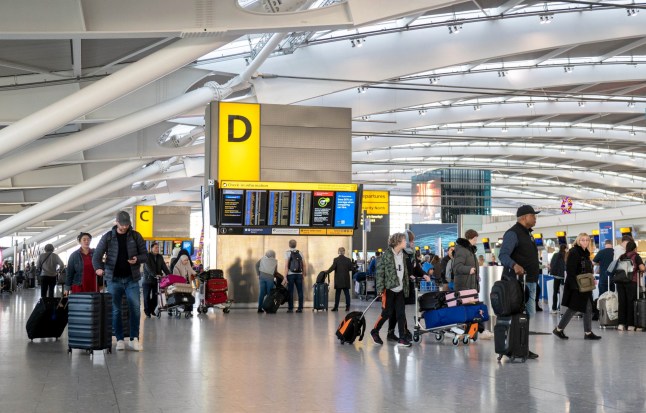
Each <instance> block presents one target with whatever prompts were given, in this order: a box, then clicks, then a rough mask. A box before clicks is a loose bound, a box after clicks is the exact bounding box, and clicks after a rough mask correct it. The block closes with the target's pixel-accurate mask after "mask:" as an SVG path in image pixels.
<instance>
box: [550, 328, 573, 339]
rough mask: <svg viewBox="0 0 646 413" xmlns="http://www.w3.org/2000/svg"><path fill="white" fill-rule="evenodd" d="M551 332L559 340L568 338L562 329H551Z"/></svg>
mask: <svg viewBox="0 0 646 413" xmlns="http://www.w3.org/2000/svg"><path fill="white" fill-rule="evenodd" d="M552 334H554V335H555V336H556V337H558V338H560V339H561V340H567V339H568V338H570V337H568V336H566V335H565V332H564V331H563V330H559V329H557V328H555V329H554V330H552Z"/></svg>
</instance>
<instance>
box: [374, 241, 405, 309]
mask: <svg viewBox="0 0 646 413" xmlns="http://www.w3.org/2000/svg"><path fill="white" fill-rule="evenodd" d="M404 260H406V254H404ZM405 264H406V263H405V262H404V278H403V281H404V283H405V284H406V283H407V282H408V265H405ZM375 282H376V284H377V292H378V293H381V291H383V290H384V289H386V290H390V289H393V288H396V287H398V286H399V285H400V284H399V278H397V268H395V252H394V251H393V249H392V248H388V249H387V250H386V251H384V253H383V254H382V255H381V259H380V260H379V262H378V263H377V276H376V277H375ZM409 294H410V288H406V287H404V297H408V295H409Z"/></svg>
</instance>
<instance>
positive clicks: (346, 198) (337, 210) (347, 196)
mask: <svg viewBox="0 0 646 413" xmlns="http://www.w3.org/2000/svg"><path fill="white" fill-rule="evenodd" d="M334 201H335V203H334V226H335V227H338V228H354V214H355V205H356V203H357V194H356V192H337V193H336V199H335V200H334Z"/></svg>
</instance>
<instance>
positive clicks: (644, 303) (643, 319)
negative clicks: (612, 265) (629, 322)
mask: <svg viewBox="0 0 646 413" xmlns="http://www.w3.org/2000/svg"><path fill="white" fill-rule="evenodd" d="M640 278H641V275H640V276H639V277H638V278H637V300H635V304H634V305H635V328H644V329H646V299H644V298H641V295H640V293H639V284H640V283H641V280H640Z"/></svg>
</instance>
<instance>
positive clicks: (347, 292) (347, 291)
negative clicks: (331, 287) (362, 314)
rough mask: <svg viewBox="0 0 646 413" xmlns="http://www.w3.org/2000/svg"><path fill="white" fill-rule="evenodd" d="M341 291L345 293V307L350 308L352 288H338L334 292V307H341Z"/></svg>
mask: <svg viewBox="0 0 646 413" xmlns="http://www.w3.org/2000/svg"><path fill="white" fill-rule="evenodd" d="M341 291H343V293H344V294H345V307H346V308H350V289H349V288H337V289H336V291H335V292H334V308H339V301H341Z"/></svg>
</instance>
